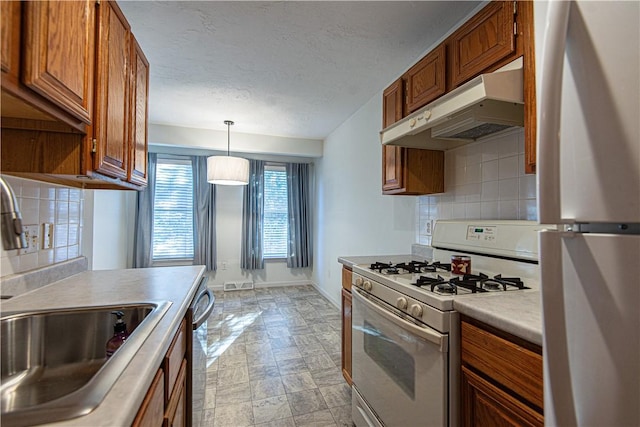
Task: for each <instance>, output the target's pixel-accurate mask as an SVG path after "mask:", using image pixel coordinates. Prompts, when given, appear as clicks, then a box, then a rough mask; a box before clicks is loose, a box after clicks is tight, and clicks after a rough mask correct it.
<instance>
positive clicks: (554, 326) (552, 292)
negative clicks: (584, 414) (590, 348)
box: [539, 230, 578, 426]
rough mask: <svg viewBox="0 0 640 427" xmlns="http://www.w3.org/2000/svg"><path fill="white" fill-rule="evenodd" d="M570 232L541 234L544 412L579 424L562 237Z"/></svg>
mask: <svg viewBox="0 0 640 427" xmlns="http://www.w3.org/2000/svg"><path fill="white" fill-rule="evenodd" d="M565 236H567V233H564V232H557V231H553V230H543V231H541V232H540V234H539V248H540V255H541V257H544V262H542V263H541V265H540V280H541V284H542V286H541V289H542V314H543V316H542V319H543V320H542V323H543V331H544V336H543V346H542V351H543V361H544V365H545V369H544V388H545V391H544V412H545V424H546V425H549V426H576V425H578V422H577V419H576V411H575V406H574V393H573V387H572V381H571V370H570V365H569V348H568V341H567V340H568V336H567V328H566V325H567V323H566V314H565V301H564V286H563V283H562V239H563V238H564V237H565Z"/></svg>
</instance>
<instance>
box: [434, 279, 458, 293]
mask: <svg viewBox="0 0 640 427" xmlns="http://www.w3.org/2000/svg"><path fill="white" fill-rule="evenodd" d="M434 286H435V288H436V289H437V291H438V292H439V293H441V294H457V293H458V288H457V287H456V285H454V284H453V283H451V282H446V283H440V284H437V285H431V292H434Z"/></svg>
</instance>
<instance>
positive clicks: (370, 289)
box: [352, 220, 542, 427]
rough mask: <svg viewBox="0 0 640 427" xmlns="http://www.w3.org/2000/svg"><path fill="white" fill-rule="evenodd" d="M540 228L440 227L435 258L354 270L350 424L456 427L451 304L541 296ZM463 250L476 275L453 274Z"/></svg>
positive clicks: (456, 348)
mask: <svg viewBox="0 0 640 427" xmlns="http://www.w3.org/2000/svg"><path fill="white" fill-rule="evenodd" d="M541 228H542V226H540V225H538V224H536V223H535V222H531V221H513V222H508V223H507V222H504V223H501V222H498V221H482V220H479V221H472V222H465V221H438V222H437V223H436V225H435V228H434V236H433V246H434V248H435V249H434V252H433V257H432V258H431V259H429V260H411V259H408V260H406V262H401V263H396V264H390V263H384V262H383V263H374V264H370V265H369V264H367V265H356V266H354V267H353V287H352V294H353V301H352V316H353V317H352V374H353V399H352V418H353V421H354V423H355V424H356V425H357V426H390V427H391V426H418V425H419V426H448V425H451V426H455V425H458V411H459V386H458V372H459V369H460V368H459V364H460V354H459V353H460V338H459V318H458V313H457V312H456V311H455V307H454V301H455V299H456V298H481V297H482V295H487V294H490V293H494V292H531V291H532V290H533V291H535V290H538V289H539V282H538V275H539V272H538V266H537V259H538V254H537V234H538V230H540V229H541ZM459 254H464V255H467V256H470V258H471V268H472V271H471V273H472V274H466V275H455V274H452V273H451V264H450V263H449V261H450V260H451V256H452V255H459ZM412 261H413V262H412ZM424 261H426V262H424Z"/></svg>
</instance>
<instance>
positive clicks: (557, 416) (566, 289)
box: [534, 1, 640, 426]
mask: <svg viewBox="0 0 640 427" xmlns="http://www.w3.org/2000/svg"><path fill="white" fill-rule="evenodd" d="M534 12H535V16H536V21H537V22H536V26H539V27H542V26H543V25H545V29H546V31H545V32H544V43H539V42H540V41H541V40H537V41H536V52H538V51H539V50H538V48H537V46H543V49H542V52H543V56H542V58H537V59H536V66H537V67H539V69H538V70H537V72H536V75H538V76H541V77H542V78H541V82H540V83H541V84H540V85H539V87H540V88H541V92H540V97H539V98H538V99H539V100H540V103H539V106H540V107H539V108H540V110H539V116H538V117H540V119H541V120H540V128H539V132H538V135H539V139H538V155H537V167H538V174H537V177H538V215H539V218H540V220H541V221H544V222H545V223H547V224H556V225H557V231H556V230H548V231H547V230H545V231H544V232H542V233H540V267H541V277H542V280H543V282H542V283H543V286H542V307H543V326H544V330H543V351H544V412H545V422H546V423H547V424H548V425H552V426H553V425H579V426H604V425H607V426H623V425H624V426H638V425H640V405H639V403H640V333H639V332H638V331H639V330H640V329H639V328H640V310H638V305H639V302H640V279H639V277H640V137H639V135H640V120H638V119H639V118H640V3H638V2H635V1H632V2H617V1H616V2H592V1H576V2H563V1H559V2H549V3H547V2H536V4H535V11H534ZM536 34H540V35H541V34H543V33H542V32H536ZM563 68H564V70H563Z"/></svg>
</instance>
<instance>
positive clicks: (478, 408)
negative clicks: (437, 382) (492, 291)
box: [460, 318, 544, 427]
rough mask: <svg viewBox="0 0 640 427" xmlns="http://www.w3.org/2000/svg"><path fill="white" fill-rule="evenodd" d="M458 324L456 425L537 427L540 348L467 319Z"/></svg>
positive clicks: (541, 420) (540, 423)
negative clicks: (458, 418) (458, 409)
mask: <svg viewBox="0 0 640 427" xmlns="http://www.w3.org/2000/svg"><path fill="white" fill-rule="evenodd" d="M460 323H461V325H460V327H461V333H460V339H461V362H462V368H461V369H462V375H461V378H462V383H461V398H462V402H461V403H462V404H461V408H462V416H461V419H462V425H463V426H469V427H470V426H475V427H482V426H491V427H495V426H543V425H544V416H543V395H542V383H543V380H542V348H541V347H540V346H537V345H535V344H532V343H529V342H526V341H524V340H521V339H519V338H517V337H513V336H511V335H509V334H507V333H503V332H502V331H499V330H496V329H494V328H492V327H489V326H487V325H484V324H482V323H480V322H477V321H475V320H473V319H467V318H463V320H462V321H461V322H460Z"/></svg>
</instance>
